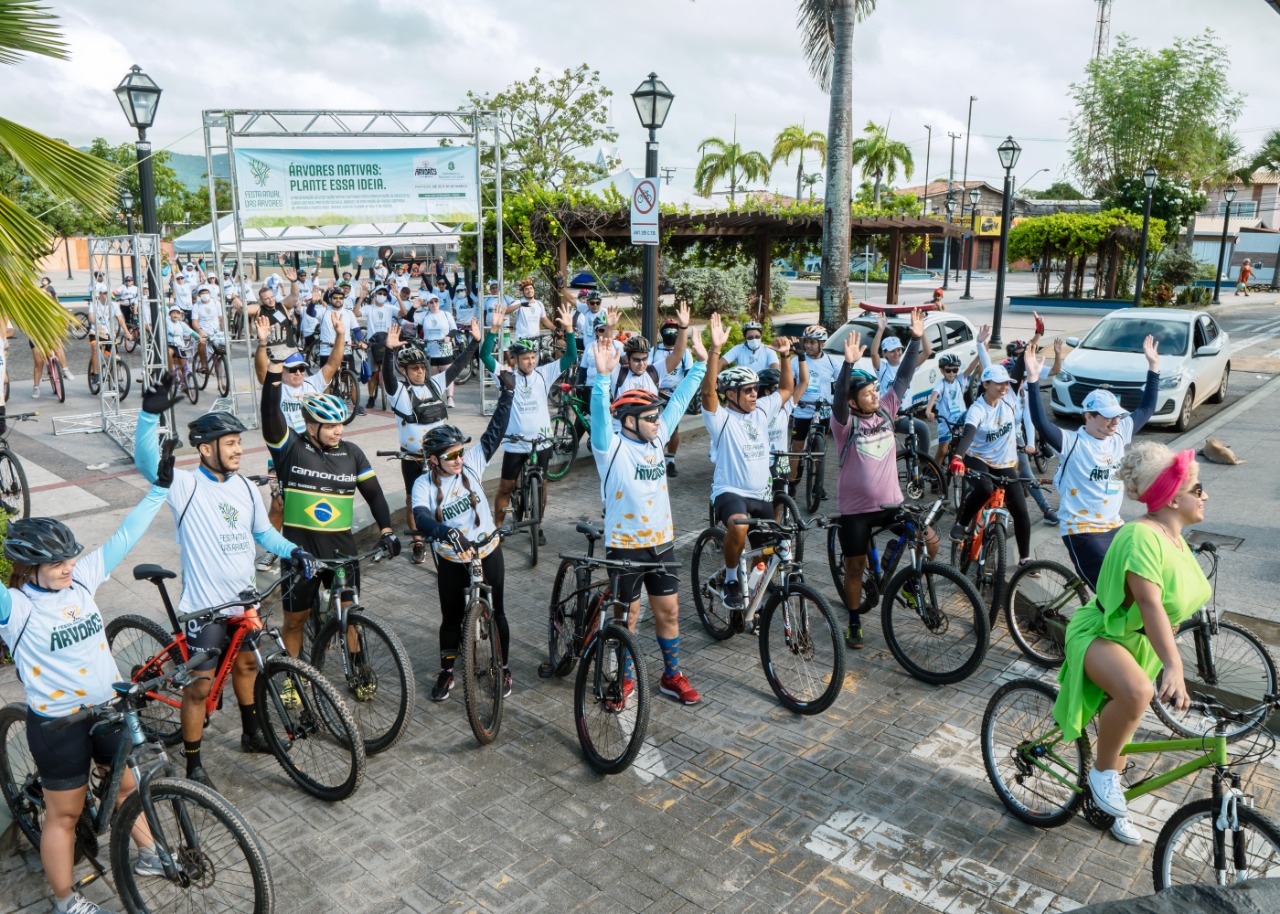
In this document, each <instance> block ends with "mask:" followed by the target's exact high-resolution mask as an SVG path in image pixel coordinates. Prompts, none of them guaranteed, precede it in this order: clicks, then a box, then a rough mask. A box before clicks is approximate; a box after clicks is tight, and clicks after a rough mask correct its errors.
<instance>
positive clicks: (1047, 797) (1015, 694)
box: [980, 679, 1093, 828]
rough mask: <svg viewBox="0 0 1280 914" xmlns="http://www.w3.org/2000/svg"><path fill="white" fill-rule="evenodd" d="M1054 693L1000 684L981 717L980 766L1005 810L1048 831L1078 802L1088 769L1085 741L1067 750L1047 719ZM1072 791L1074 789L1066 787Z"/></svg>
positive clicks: (1022, 682) (1030, 685) (1040, 686)
mask: <svg viewBox="0 0 1280 914" xmlns="http://www.w3.org/2000/svg"><path fill="white" fill-rule="evenodd" d="M1057 697H1058V690H1057V689H1055V688H1053V687H1052V686H1050V685H1046V684H1045V683H1043V682H1039V681H1037V680H1034V679H1015V680H1014V681H1013V682H1006V683H1005V684H1004V685H1002V686H1001V687H1000V688H999V689H997V690H996V693H995V694H994V695H992V696H991V700H990V701H989V702H987V710H986V713H985V714H983V715H982V733H981V736H980V740H981V742H982V764H983V765H984V766H985V767H986V769H987V778H988V779H989V780H990V781H991V786H992V787H993V788H994V789H995V792H996V796H998V797H999V798H1000V802H1001V803H1003V804H1004V806H1005V809H1007V810H1009V812H1011V813H1013V814H1014V816H1016V817H1017V818H1018V819H1021V820H1022V821H1023V822H1026V823H1027V824H1028V825H1035V826H1038V827H1039V828H1054V827H1056V826H1058V825H1062V824H1064V823H1066V822H1069V821H1070V820H1071V817H1072V816H1074V815H1075V814H1076V810H1077V809H1079V808H1080V804H1081V803H1083V802H1084V795H1085V786H1086V778H1087V776H1088V773H1089V766H1090V765H1091V764H1092V763H1093V752H1092V750H1091V749H1090V748H1089V740H1088V739H1087V738H1086V737H1085V736H1084V735H1083V734H1081V735H1080V736H1079V737H1077V738H1076V739H1075V741H1074V742H1073V743H1072V744H1071V745H1067V744H1066V743H1065V742H1064V741H1063V739H1062V732H1061V730H1060V728H1059V727H1058V724H1057V722H1055V721H1054V719H1053V703H1054V701H1056V700H1057ZM1072 785H1074V786H1072Z"/></svg>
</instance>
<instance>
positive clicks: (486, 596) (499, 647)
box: [450, 527, 511, 746]
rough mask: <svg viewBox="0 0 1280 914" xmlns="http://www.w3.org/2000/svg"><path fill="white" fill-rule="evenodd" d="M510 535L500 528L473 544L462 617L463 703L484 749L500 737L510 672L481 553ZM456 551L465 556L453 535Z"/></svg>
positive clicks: (508, 528) (460, 654) (469, 720)
mask: <svg viewBox="0 0 1280 914" xmlns="http://www.w3.org/2000/svg"><path fill="white" fill-rule="evenodd" d="M510 534H511V528H510V527H499V528H498V529H496V530H494V531H493V532H492V533H489V534H488V535H486V536H482V537H481V538H480V539H479V540H477V541H476V542H474V543H472V545H471V559H470V561H469V562H468V563H467V564H468V568H469V570H470V573H471V583H470V584H469V585H468V588H467V608H466V611H465V612H464V613H463V616H462V644H461V648H460V650H459V653H458V661H459V662H460V663H461V664H462V701H463V704H464V705H466V709H467V722H468V723H469V724H470V725H471V732H472V733H474V734H475V737H476V739H477V740H478V741H479V742H480V744H481V745H482V746H487V745H489V743H492V742H493V741H494V740H495V739H497V738H498V731H499V730H500V729H501V728H502V701H503V698H505V697H506V688H507V685H506V682H507V671H506V668H505V667H504V665H503V662H502V658H503V657H504V656H505V654H506V648H505V646H504V645H503V644H502V635H501V633H500V632H499V631H498V626H497V624H496V623H495V622H494V618H493V588H492V587H490V586H489V582H488V581H486V580H485V577H484V562H483V559H482V557H481V553H482V552H483V551H484V547H485V546H487V545H488V544H489V543H491V542H494V541H497V542H501V541H502V539H503V537H506V536H509V535H510ZM450 541H451V543H452V545H453V548H454V551H455V552H457V553H458V554H459V555H461V554H462V551H463V550H462V549H461V548H460V546H461V544H462V541H461V539H459V538H458V537H457V535H456V533H455V534H454V535H451V537H450Z"/></svg>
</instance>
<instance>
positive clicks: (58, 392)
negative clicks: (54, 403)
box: [49, 356, 67, 403]
mask: <svg viewBox="0 0 1280 914" xmlns="http://www.w3.org/2000/svg"><path fill="white" fill-rule="evenodd" d="M64 382H65V378H63V377H62V365H61V363H60V362H59V361H58V358H57V356H52V357H50V359H49V386H50V387H52V388H53V395H54V396H55V397H57V398H58V402H59V403H66V402H67V385H66V384H65V383H64Z"/></svg>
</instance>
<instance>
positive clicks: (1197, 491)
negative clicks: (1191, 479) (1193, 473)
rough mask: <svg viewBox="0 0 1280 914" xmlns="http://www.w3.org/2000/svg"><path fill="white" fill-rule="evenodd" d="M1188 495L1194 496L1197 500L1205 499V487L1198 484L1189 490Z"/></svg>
mask: <svg viewBox="0 0 1280 914" xmlns="http://www.w3.org/2000/svg"><path fill="white" fill-rule="evenodd" d="M1186 494H1187V495H1194V496H1195V497H1196V498H1204V495H1205V492H1204V486H1203V485H1201V484H1200V483H1198V482H1197V483H1196V484H1195V485H1194V486H1192V487H1191V488H1189V489H1187V491H1186Z"/></svg>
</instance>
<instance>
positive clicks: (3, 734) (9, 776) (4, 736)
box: [0, 704, 44, 850]
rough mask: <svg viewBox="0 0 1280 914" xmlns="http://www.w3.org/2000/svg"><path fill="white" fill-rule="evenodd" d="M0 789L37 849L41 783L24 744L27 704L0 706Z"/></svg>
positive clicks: (42, 820) (41, 800)
mask: <svg viewBox="0 0 1280 914" xmlns="http://www.w3.org/2000/svg"><path fill="white" fill-rule="evenodd" d="M0 793H3V794H4V801H5V803H6V804H7V805H8V807H9V813H10V815H12V816H13V821H14V822H16V823H17V824H18V828H19V829H21V831H22V833H23V834H24V835H26V836H27V840H28V841H30V842H31V843H32V844H33V845H34V846H35V848H36V850H39V849H40V831H41V828H42V827H43V826H42V824H41V823H43V822H44V787H43V786H42V785H41V783H40V773H39V772H38V771H37V770H36V763H35V760H34V759H32V758H31V750H30V749H29V748H28V747H27V706H26V705H25V704H12V705H5V706H4V707H3V708H0Z"/></svg>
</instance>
